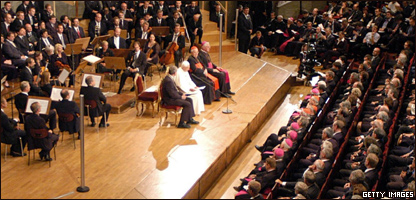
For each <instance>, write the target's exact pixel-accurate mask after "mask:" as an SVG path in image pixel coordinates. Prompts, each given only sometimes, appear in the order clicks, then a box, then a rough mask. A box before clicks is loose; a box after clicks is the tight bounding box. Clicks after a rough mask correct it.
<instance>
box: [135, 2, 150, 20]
mask: <svg viewBox="0 0 416 200" xmlns="http://www.w3.org/2000/svg"><path fill="white" fill-rule="evenodd" d="M137 5H139V4H137ZM147 13H149V14H150V16H153V15H154V12H153V8H152V7H150V6H149V7H147V12H144V7H143V6H140V7H138V8H136V18H137V19H140V18H142V17H144V16H145V15H146V14H147Z"/></svg>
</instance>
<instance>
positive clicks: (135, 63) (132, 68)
mask: <svg viewBox="0 0 416 200" xmlns="http://www.w3.org/2000/svg"><path fill="white" fill-rule="evenodd" d="M133 47H134V51H132V52H130V53H129V55H128V56H127V61H126V62H127V64H126V66H127V69H126V70H124V73H123V74H122V75H121V80H120V88H119V89H118V94H121V90H122V89H123V86H124V83H125V82H126V79H127V78H128V77H132V78H134V76H135V75H136V73H140V74H141V75H142V76H143V75H144V70H145V68H146V65H147V61H146V54H145V53H144V52H142V51H141V48H140V43H139V42H137V41H136V42H134V44H133ZM130 91H134V86H133V87H132V88H131V89H130Z"/></svg>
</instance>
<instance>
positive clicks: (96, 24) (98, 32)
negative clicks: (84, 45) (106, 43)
mask: <svg viewBox="0 0 416 200" xmlns="http://www.w3.org/2000/svg"><path fill="white" fill-rule="evenodd" d="M101 19H102V15H101V14H100V13H97V14H95V20H92V21H91V22H90V24H89V25H88V36H89V37H91V41H92V40H94V38H95V37H96V36H102V35H106V34H107V32H108V29H107V26H106V24H105V23H104V22H102V21H101Z"/></svg>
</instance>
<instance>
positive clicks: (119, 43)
mask: <svg viewBox="0 0 416 200" xmlns="http://www.w3.org/2000/svg"><path fill="white" fill-rule="evenodd" d="M120 33H121V28H118V27H117V28H116V29H115V30H114V36H112V37H110V38H108V45H109V47H110V48H111V49H127V43H126V39H124V38H122V37H120Z"/></svg>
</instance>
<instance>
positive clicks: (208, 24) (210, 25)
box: [204, 21, 218, 32]
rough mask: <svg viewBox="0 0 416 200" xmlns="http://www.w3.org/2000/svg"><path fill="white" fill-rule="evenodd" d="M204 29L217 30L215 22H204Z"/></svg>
mask: <svg viewBox="0 0 416 200" xmlns="http://www.w3.org/2000/svg"><path fill="white" fill-rule="evenodd" d="M204 31H206V32H208V31H218V28H217V23H215V22H211V21H209V22H205V23H204Z"/></svg>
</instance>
